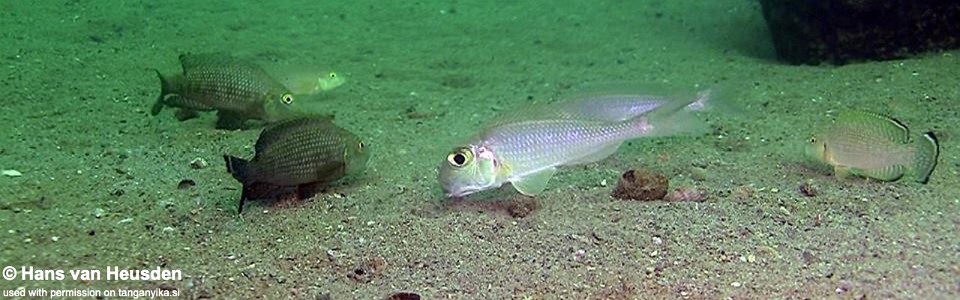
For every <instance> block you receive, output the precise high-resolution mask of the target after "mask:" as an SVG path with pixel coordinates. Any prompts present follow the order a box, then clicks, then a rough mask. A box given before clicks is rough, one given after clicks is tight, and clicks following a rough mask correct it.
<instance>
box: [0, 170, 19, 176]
mask: <svg viewBox="0 0 960 300" xmlns="http://www.w3.org/2000/svg"><path fill="white" fill-rule="evenodd" d="M3 176H7V177H20V176H23V173H20V171H17V170H3Z"/></svg>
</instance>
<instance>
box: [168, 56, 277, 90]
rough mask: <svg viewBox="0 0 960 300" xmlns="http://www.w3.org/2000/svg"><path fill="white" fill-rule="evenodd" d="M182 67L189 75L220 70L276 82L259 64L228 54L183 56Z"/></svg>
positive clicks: (181, 59) (181, 57)
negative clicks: (200, 71) (202, 71)
mask: <svg viewBox="0 0 960 300" xmlns="http://www.w3.org/2000/svg"><path fill="white" fill-rule="evenodd" d="M180 65H181V67H182V68H183V73H184V74H189V73H190V72H193V71H195V70H218V71H224V72H229V73H234V74H237V75H239V76H251V77H253V78H257V79H258V80H264V81H269V82H274V81H276V80H275V79H274V78H273V77H272V76H270V74H268V73H267V71H265V70H264V69H263V68H261V67H260V66H258V65H257V64H254V63H252V62H249V61H245V60H242V59H239V58H236V57H234V56H231V55H230V54H226V53H198V54H189V53H188V54H181V55H180ZM241 74H242V75H241ZM277 84H279V83H277Z"/></svg>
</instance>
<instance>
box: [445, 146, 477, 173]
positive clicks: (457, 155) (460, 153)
mask: <svg viewBox="0 0 960 300" xmlns="http://www.w3.org/2000/svg"><path fill="white" fill-rule="evenodd" d="M472 157H473V154H472V153H470V152H469V151H466V149H460V150H457V151H454V152H453V153H450V155H447V162H448V163H450V165H451V166H454V167H457V168H459V167H463V166H464V165H466V164H467V163H468V162H470V159H471V158H472Z"/></svg>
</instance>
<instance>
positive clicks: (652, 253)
mask: <svg viewBox="0 0 960 300" xmlns="http://www.w3.org/2000/svg"><path fill="white" fill-rule="evenodd" d="M657 255H660V251H657V250H653V251H652V252H650V257H657Z"/></svg>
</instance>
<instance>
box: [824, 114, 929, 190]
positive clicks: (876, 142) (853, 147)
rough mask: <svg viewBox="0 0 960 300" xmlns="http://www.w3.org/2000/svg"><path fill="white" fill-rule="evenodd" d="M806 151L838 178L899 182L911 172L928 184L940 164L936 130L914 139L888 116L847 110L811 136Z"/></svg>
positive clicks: (915, 177)
mask: <svg viewBox="0 0 960 300" xmlns="http://www.w3.org/2000/svg"><path fill="white" fill-rule="evenodd" d="M805 152H806V154H807V155H808V157H810V158H812V159H814V160H816V161H819V162H822V163H824V164H827V165H830V166H832V167H833V169H834V173H835V174H836V176H837V177H841V178H844V177H848V176H850V175H854V176H860V177H866V178H872V179H876V180H879V181H896V180H899V179H900V178H901V177H904V176H906V175H909V176H912V177H913V178H914V180H916V181H917V182H920V183H924V184H925V183H927V182H928V181H929V180H930V175H931V174H932V173H933V170H934V169H935V168H936V166H937V160H938V158H939V156H940V143H939V142H938V141H937V136H936V135H935V134H934V133H933V132H926V133H923V134H922V135H920V137H919V138H917V139H915V140H913V141H911V140H910V130H909V129H908V128H907V126H906V125H904V124H903V123H901V122H900V121H898V120H896V119H893V118H890V117H888V116H885V115H880V114H876V113H871V112H863V111H846V112H842V113H840V114H839V115H838V116H837V119H836V121H835V122H834V123H833V125H832V126H831V127H830V128H828V129H827V130H825V131H824V132H823V133H820V134H818V135H814V136H813V137H812V138H810V140H809V141H808V143H807V145H806V151H805Z"/></svg>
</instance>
